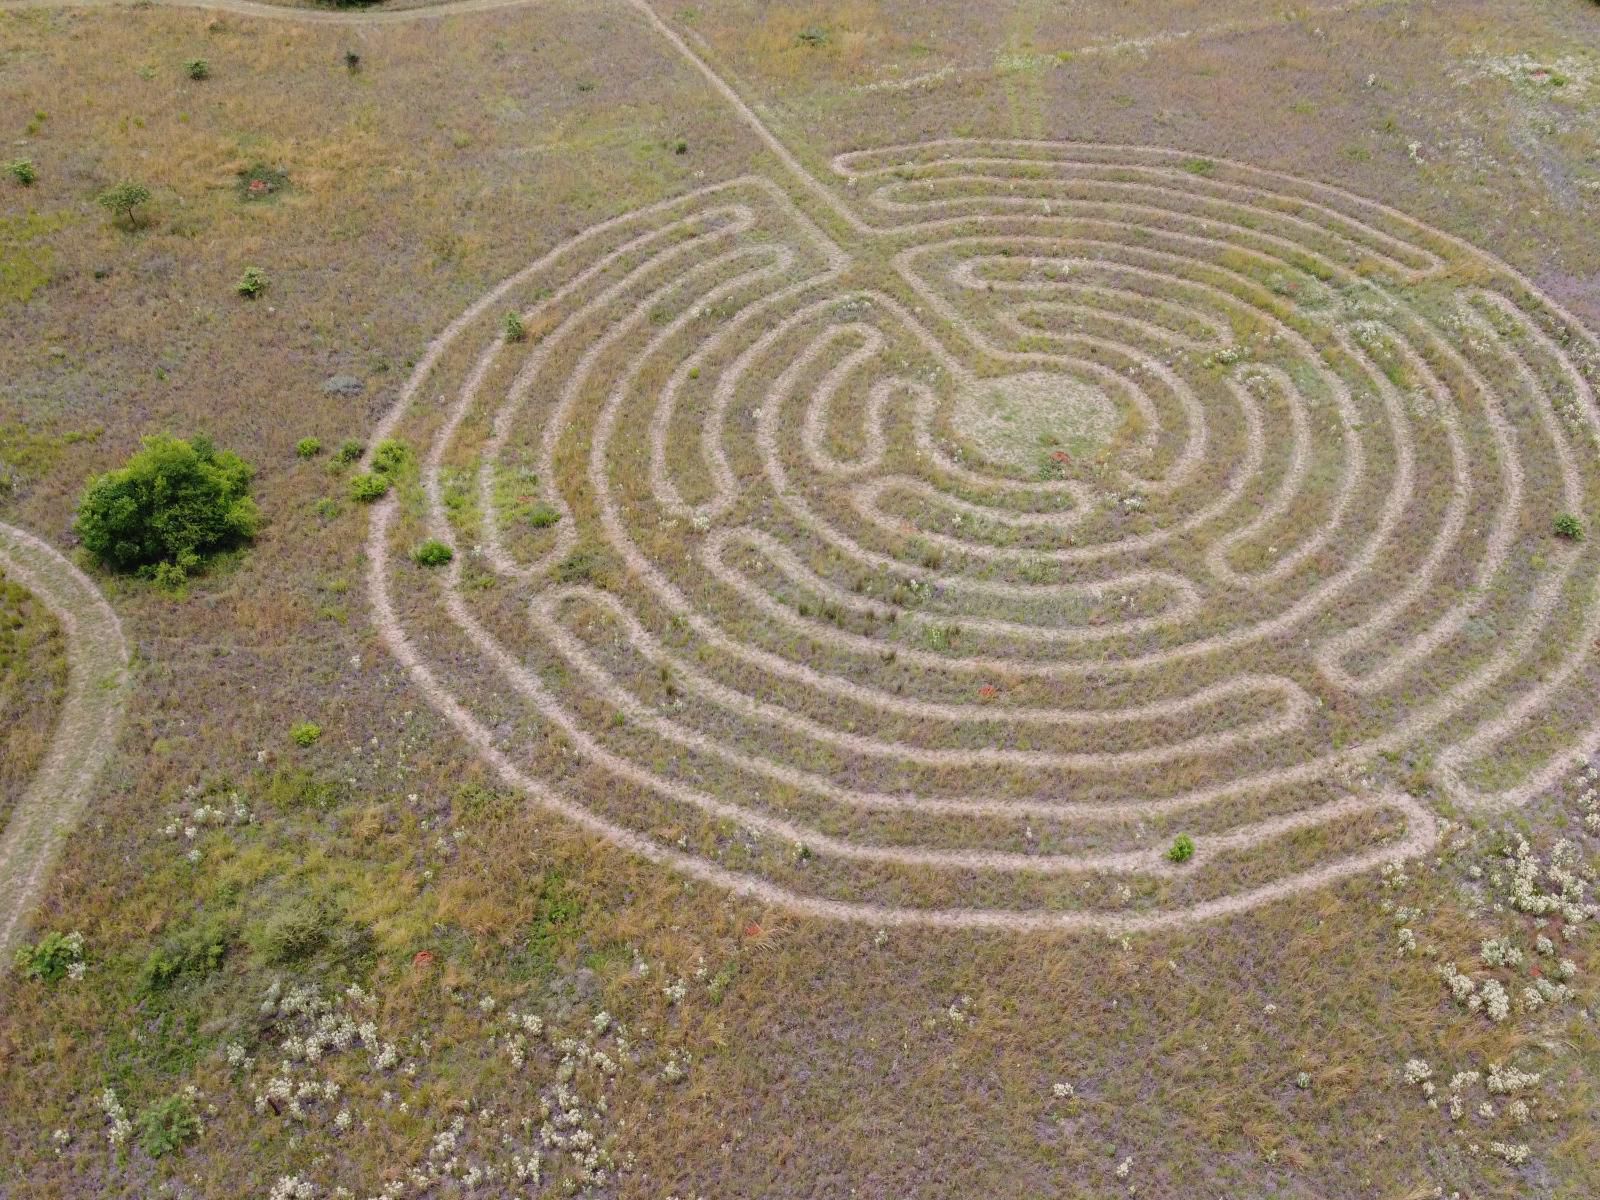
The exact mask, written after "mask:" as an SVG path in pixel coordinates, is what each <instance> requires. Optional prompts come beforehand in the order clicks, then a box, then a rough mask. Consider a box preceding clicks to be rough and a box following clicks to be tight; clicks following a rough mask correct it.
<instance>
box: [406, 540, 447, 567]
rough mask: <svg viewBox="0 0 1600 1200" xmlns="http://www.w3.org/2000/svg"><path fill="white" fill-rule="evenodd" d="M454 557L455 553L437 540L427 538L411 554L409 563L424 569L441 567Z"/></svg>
mask: <svg viewBox="0 0 1600 1200" xmlns="http://www.w3.org/2000/svg"><path fill="white" fill-rule="evenodd" d="M454 557H455V551H454V550H452V549H450V547H449V546H448V545H446V544H445V543H444V542H441V541H439V539H438V538H429V539H428V540H427V541H425V542H423V543H422V544H421V545H420V546H418V547H417V548H416V549H415V550H413V551H412V552H411V561H412V562H414V563H417V564H418V565H420V566H424V567H442V566H444V565H445V563H447V562H449V561H450V560H451V559H452V558H454Z"/></svg>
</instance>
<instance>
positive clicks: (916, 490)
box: [370, 142, 1600, 927]
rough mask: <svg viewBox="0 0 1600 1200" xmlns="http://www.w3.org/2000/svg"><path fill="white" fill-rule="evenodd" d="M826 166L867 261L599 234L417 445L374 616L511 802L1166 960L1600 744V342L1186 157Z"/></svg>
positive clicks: (767, 225)
mask: <svg viewBox="0 0 1600 1200" xmlns="http://www.w3.org/2000/svg"><path fill="white" fill-rule="evenodd" d="M834 170H835V173H836V175H837V176H838V180H837V182H838V184H839V190H840V192H841V193H842V194H843V195H845V196H846V197H848V203H849V205H850V213H851V215H850V217H849V219H848V220H846V221H837V220H835V221H828V222H826V224H827V227H828V228H829V229H832V228H833V226H835V225H839V226H846V227H848V231H847V234H845V233H841V234H840V236H839V237H837V238H836V237H834V236H831V235H830V234H829V233H826V232H824V226H823V225H819V224H818V223H817V221H816V220H814V219H813V218H812V217H810V216H808V215H807V213H808V212H809V211H810V208H808V207H803V203H804V202H807V199H808V198H807V196H806V195H805V194H801V195H800V196H799V199H800V201H801V202H802V204H797V202H796V199H795V198H792V197H790V196H789V195H788V194H787V193H786V192H785V191H784V190H783V189H782V188H780V187H779V186H778V185H777V184H775V183H773V182H771V181H770V180H767V179H765V178H760V177H747V178H743V179H739V180H735V181H732V182H729V183H726V184H720V185H716V186H713V187H709V188H705V189H703V190H701V191H698V192H695V193H693V194H690V195H688V196H684V197H682V198H679V199H676V200H673V201H670V202H667V203H663V204H660V205H656V206H653V207H650V208H647V209H643V210H640V211H637V212H634V213H631V214H627V215H625V216H622V217H619V218H616V219H614V220H611V221H607V222H605V223H603V224H601V225H598V226H595V227H594V228H592V229H590V230H588V231H586V232H584V233H581V234H579V235H577V236H575V237H573V238H571V239H570V240H568V241H566V242H563V243H562V244H561V245H559V246H557V247H556V248H555V249H554V250H551V251H550V252H549V253H548V254H546V255H545V256H544V257H542V258H540V259H539V260H538V261H536V262H534V263H533V264H532V265H530V266H529V267H528V268H526V269H525V270H524V271H522V272H520V273H519V274H518V275H516V276H514V277H512V278H511V279H509V280H506V281H505V282H504V283H502V284H501V285H500V286H499V287H497V288H496V289H495V290H494V291H493V292H491V293H490V294H489V295H487V296H485V297H483V298H482V299H481V300H480V301H479V302H478V303H477V304H475V305H474V306H473V307H472V308H470V309H469V310H468V311H467V312H466V313H465V314H463V316H462V317H461V318H460V319H459V320H458V321H457V322H455V323H454V324H453V325H452V326H451V327H450V328H449V329H448V330H446V331H445V333H444V334H443V335H441V337H440V338H439V339H438V340H437V341H436V342H435V343H434V345H433V346H432V347H430V350H429V353H428V354H427V356H425V358H424V360H423V361H422V362H421V364H420V365H419V366H418V368H417V371H416V373H415V374H414V376H413V377H412V380H411V382H410V383H409V384H408V386H407V389H406V391H405V393H404V395H403V396H402V398H401V401H400V403H399V404H398V406H397V407H396V409H395V410H394V412H393V413H392V414H391V415H390V417H389V418H388V419H387V420H386V422H385V424H384V428H383V431H382V432H383V435H385V436H397V437H401V438H403V439H405V440H406V441H407V443H408V444H410V445H411V446H412V447H414V448H418V449H419V451H420V457H421V460H422V470H421V486H420V488H418V489H417V490H416V491H415V493H414V494H408V495H403V496H402V497H401V499H400V500H399V501H398V502H397V503H392V504H386V505H385V506H384V507H382V508H381V509H380V510H379V513H378V515H377V519H376V520H375V522H374V527H373V544H374V553H373V555H372V559H371V568H370V569H371V572H372V576H371V581H372V586H373V595H374V601H375V604H376V607H377V610H378V613H379V616H380V618H382V617H387V616H390V615H392V616H393V617H394V625H393V626H392V627H391V629H390V633H389V637H390V640H391V643H392V644H394V645H395V647H396V649H397V650H398V651H399V652H400V654H401V657H402V659H403V660H404V661H405V662H406V663H407V665H408V666H409V667H410V669H411V670H412V672H413V674H414V675H415V676H416V677H417V679H418V680H419V682H421V684H422V686H423V687H424V689H425V690H426V691H427V692H428V694H429V696H430V699H431V700H432V701H433V702H434V703H435V704H436V705H437V706H438V707H439V708H440V710H441V712H443V714H444V715H445V716H446V717H447V718H448V719H450V720H451V721H452V722H453V723H455V724H456V725H457V726H458V727H459V728H460V729H461V731H462V732H463V734H464V735H465V736H466V737H467V738H468V739H469V740H470V741H471V742H472V743H473V744H474V745H475V747H476V748H477V749H478V751H479V752H480V753H481V754H482V755H483V756H484V757H485V758H486V759H487V760H488V761H489V762H490V763H491V764H492V765H493V766H494V768H495V769H496V770H497V771H498V772H499V774H500V775H501V776H502V777H504V778H506V779H509V780H511V781H513V782H515V783H516V784H517V785H518V786H520V787H522V788H524V789H525V790H526V791H528V792H529V793H530V794H531V795H532V796H534V797H535V798H536V799H538V800H540V801H542V802H544V803H546V804H548V805H551V806H554V807H556V808H557V809H559V810H560V811H563V812H564V813H566V815H568V816H570V817H573V818H575V819H577V820H579V821H580V822H582V823H583V824H584V825H585V826H587V827H588V828H589V829H590V830H592V831H594V832H597V833H599V834H601V835H602V836H604V837H606V838H609V839H611V840H613V841H616V842H618V843H619V844H621V845H623V846H625V847H627V848H630V849H633V850H635V851H639V852H642V853H645V854H648V855H651V856H653V857H655V858H657V859H661V860H665V861H669V862H671V863H673V864H674V865H675V866H677V867H679V868H680V869H682V870H684V871H686V872H688V873H690V874H693V875H697V876H699V877H701V878H704V879H708V880H711V881H714V882H717V883H719V884H725V885H729V886H735V887H741V888H744V889H746V890H751V891H755V892H756V893H758V894H759V895H762V896H764V897H766V898H769V899H775V900H780V901H784V902H788V903H794V904H796V905H797V906H798V907H801V908H807V907H809V908H810V909H811V910H813V911H817V912H821V913H824V914H828V915H839V916H847V917H862V918H870V919H886V920H902V921H918V920H926V921H931V922H942V923H950V924H985V923H992V924H1026V925H1034V926H1041V927H1044V926H1059V927H1073V926H1077V925H1102V926H1122V927H1133V926H1137V925H1139V924H1141V923H1143V924H1159V923H1163V922H1175V921H1182V920H1186V919H1190V918H1192V917H1198V916H1203V915H1206V914H1208V913H1212V912H1217V911H1226V910H1228V909H1230V908H1236V907H1242V906H1244V905H1247V904H1250V903H1255V902H1258V901H1260V900H1263V899H1266V898H1270V897H1272V896H1275V895H1281V894H1283V893H1285V892H1288V891H1293V890H1296V889H1299V888H1303V887H1309V886H1313V885H1315V884H1318V883H1321V882H1324V881H1327V880H1330V879H1333V878H1336V877H1338V876H1340V875H1343V874H1348V873H1351V872H1355V871H1359V870H1364V869H1367V868H1370V867H1371V866H1373V865H1374V864H1376V863H1378V862H1382V861H1386V860H1388V859H1391V858H1394V857H1397V856H1404V855H1411V854H1417V853H1422V852H1424V851H1426V850H1427V849H1428V848H1429V847H1430V846H1431V845H1432V843H1433V840H1434V837H1435V828H1434V822H1433V818H1432V816H1431V815H1430V814H1431V811H1432V809H1433V808H1434V807H1435V806H1436V805H1437V804H1438V803H1440V802H1445V803H1448V804H1449V805H1451V806H1453V807H1454V808H1456V809H1458V810H1470V809H1475V808H1484V807H1500V806H1507V805H1514V804H1518V803H1521V802H1523V801H1525V800H1527V799H1528V798H1530V797H1531V796H1533V795H1535V794H1536V793H1537V792H1539V790H1540V789H1542V788H1544V787H1546V786H1547V785H1548V784H1549V783H1550V782H1551V781H1552V780H1553V779H1554V778H1555V777H1556V776H1557V774H1559V773H1560V772H1561V771H1562V770H1563V769H1564V768H1565V767H1566V766H1567V765H1568V764H1570V763H1571V761H1572V760H1573V757H1574V755H1576V754H1577V753H1580V752H1583V751H1586V750H1588V749H1590V748H1591V747H1592V746H1593V745H1594V744H1595V743H1596V741H1597V740H1600V724H1597V719H1596V705H1595V702H1594V697H1595V696H1596V694H1597V684H1600V664H1597V663H1596V661H1595V658H1596V656H1595V653H1594V651H1595V643H1596V640H1597V638H1600V595H1597V593H1596V585H1597V578H1600V561H1597V558H1600V550H1597V548H1596V546H1595V544H1594V541H1593V540H1592V539H1591V540H1580V541H1567V540H1563V539H1560V538H1558V537H1556V536H1555V535H1554V534H1553V533H1552V523H1553V520H1554V518H1555V517H1556V515H1557V514H1560V513H1574V514H1580V515H1581V514H1585V513H1595V512H1600V505H1597V504H1596V500H1597V491H1600V472H1597V470H1596V466H1597V459H1596V455H1597V446H1600V440H1597V424H1596V413H1595V408H1594V397H1593V394H1592V391H1591V387H1590V384H1589V382H1588V378H1587V375H1588V373H1589V372H1591V371H1592V370H1594V368H1595V363H1596V361H1597V356H1596V352H1595V348H1594V343H1593V339H1592V338H1591V337H1590V336H1589V335H1588V334H1587V333H1586V332H1585V331H1584V330H1583V329H1582V328H1581V326H1579V325H1578V324H1577V323H1576V322H1575V321H1574V320H1573V319H1572V318H1570V317H1569V316H1568V315H1567V314H1565V313H1564V312H1563V311H1562V310H1561V309H1560V308H1559V307H1558V306H1557V305H1555V304H1554V303H1553V302H1552V301H1550V300H1549V299H1547V298H1545V297H1543V296H1541V295H1540V294H1539V293H1537V292H1536V291H1535V290H1534V289H1533V288H1532V287H1531V285H1530V284H1529V283H1528V282H1527V281H1526V280H1524V279H1522V278H1521V277H1520V276H1518V275H1516V274H1515V273H1514V272H1512V271H1511V270H1510V269H1509V268H1507V267H1505V266H1504V265H1503V264H1500V263H1498V262H1496V261H1495V260H1493V259H1491V258H1489V257H1487V256H1485V255H1483V254H1481V253H1480V252H1478V251H1476V250H1474V249H1472V248H1471V247H1469V246H1467V245H1465V244H1463V243H1461V242H1459V241H1457V240H1455V239H1452V238H1450V237H1448V236H1446V235H1444V234H1442V233H1439V232H1437V231H1435V230H1432V229H1430V228H1428V227H1426V226H1424V225H1421V224H1419V223H1417V222H1415V221H1413V220H1411V219H1409V218H1407V217H1405V216H1404V215H1403V214H1400V213H1398V212H1395V211H1394V210H1392V209H1389V208H1387V207H1384V206H1382V205H1378V204H1375V203H1372V202H1370V201H1366V200H1362V199H1360V198H1358V197H1355V196H1352V195H1350V194H1348V193H1345V192H1342V191H1338V190H1336V189H1333V188H1329V187H1326V186H1323V185H1319V184H1313V183H1309V182H1306V181H1303V180H1299V179H1294V178H1290V177H1287V176H1283V175H1280V174H1276V173H1270V172H1265V171H1260V170H1255V169H1252V168H1249V167H1246V166H1243V165H1240V164H1234V163H1227V162H1211V161H1206V160H1194V159H1192V158H1189V157H1187V156H1184V155H1181V154H1178V153H1174V152H1168V151H1162V150H1155V149H1148V148H1130V147H1109V146H1094V145H1080V144H1070V143H1060V144H1056V143H987V142H985V143H975V142H941V143H934V144H929V145H925V146H913V147H897V148H891V149H885V150H879V151H868V152H861V153H854V154H847V155H843V156H841V157H840V158H839V159H837V160H835V163H834ZM813 207H814V206H813ZM508 312H517V313H519V314H520V316H521V318H522V321H523V324H524V326H525V328H526V331H527V334H526V337H525V338H524V339H522V340H520V341H508V340H506V338H505V337H504V336H503V328H504V324H503V322H504V318H505V315H506V313H508ZM425 537H439V538H442V539H444V540H447V541H449V542H450V543H451V544H452V545H453V546H454V547H455V548H456V550H457V555H456V558H455V561H454V562H453V563H452V564H451V565H450V567H449V568H448V570H447V571H443V572H429V571H427V570H425V569H423V568H420V567H417V566H415V565H413V564H412V563H411V562H410V561H409V560H408V557H407V556H408V553H409V551H410V550H411V548H412V547H414V546H415V545H416V544H417V542H418V541H420V540H421V539H423V538H425ZM1178 833H1187V834H1190V835H1191V836H1192V837H1193V838H1194V840H1195V843H1196V845H1197V847H1198V852H1197V854H1196V856H1195V858H1194V859H1193V860H1192V861H1191V862H1189V863H1186V864H1184V865H1182V866H1177V865H1174V864H1172V863H1170V862H1168V861H1167V860H1166V858H1165V857H1164V856H1163V853H1162V852H1163V851H1164V850H1165V849H1166V847H1167V846H1168V845H1169V844H1170V843H1171V841H1172V838H1173V837H1174V835H1176V834H1178Z"/></svg>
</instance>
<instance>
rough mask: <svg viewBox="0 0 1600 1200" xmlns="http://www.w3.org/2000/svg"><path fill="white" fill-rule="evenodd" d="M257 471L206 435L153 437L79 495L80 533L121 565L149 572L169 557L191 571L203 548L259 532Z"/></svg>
mask: <svg viewBox="0 0 1600 1200" xmlns="http://www.w3.org/2000/svg"><path fill="white" fill-rule="evenodd" d="M252 474H253V471H252V470H251V468H250V465H249V464H248V463H246V462H245V461H244V460H243V459H241V458H240V457H239V456H238V455H236V454H232V453H229V452H228V451H226V450H220V451H219V450H216V449H214V448H213V447H212V445H211V443H210V442H209V441H208V440H206V439H205V438H201V437H197V438H194V439H192V440H191V441H187V442H186V441H184V440H183V439H182V438H175V437H169V436H166V435H158V436H156V437H149V438H146V439H145V440H144V449H142V450H140V451H139V452H138V453H137V454H135V455H134V456H133V457H132V458H131V459H129V460H128V464H127V465H126V466H124V467H122V468H121V469H119V470H116V471H109V472H107V473H106V474H104V475H101V476H100V477H99V478H98V479H95V480H94V481H93V482H91V483H90V484H89V487H88V489H87V490H86V491H85V492H84V494H83V498H82V499H81V500H80V501H79V502H78V519H77V525H76V528H77V531H78V536H79V537H80V538H82V539H83V544H84V547H85V549H87V550H88V551H89V553H91V554H93V555H94V556H95V557H96V558H98V559H99V560H100V561H101V562H103V563H104V564H106V565H107V566H109V567H113V568H115V569H117V570H121V571H139V572H141V573H142V574H145V575H150V574H152V573H153V572H154V570H155V568H156V567H157V566H158V565H160V564H168V565H169V567H172V568H176V569H177V570H178V571H180V572H183V573H187V572H189V571H192V570H194V569H195V568H196V567H198V566H199V565H200V563H201V558H202V556H203V555H206V554H208V553H210V552H212V551H215V550H220V549H223V548H225V547H227V546H231V545H235V544H237V543H239V542H244V541H248V540H250V539H251V538H252V537H254V536H255V532H256V527H257V525H258V524H259V521H260V515H259V513H258V511H257V509H256V505H255V501H253V500H252V499H250V495H249V491H250V477H251V475H252ZM169 573H170V572H169Z"/></svg>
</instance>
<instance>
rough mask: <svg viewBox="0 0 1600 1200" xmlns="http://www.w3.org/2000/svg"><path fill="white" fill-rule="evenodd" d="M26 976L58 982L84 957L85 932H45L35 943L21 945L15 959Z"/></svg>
mask: <svg viewBox="0 0 1600 1200" xmlns="http://www.w3.org/2000/svg"><path fill="white" fill-rule="evenodd" d="M13 961H14V962H15V964H16V968H17V971H18V973H19V974H21V976H22V977H23V978H24V979H39V980H42V981H43V982H45V983H55V982H56V981H57V980H59V979H64V978H65V977H66V976H67V974H68V972H70V971H71V970H72V968H73V967H74V966H75V965H76V964H78V963H81V962H82V961H83V934H81V933H78V932H76V931H74V932H72V933H56V932H54V931H52V932H50V933H47V934H45V935H44V936H43V937H42V938H40V939H39V940H38V941H37V942H35V943H34V944H33V945H31V946H19V947H18V948H17V953H16V957H15V959H14V960H13Z"/></svg>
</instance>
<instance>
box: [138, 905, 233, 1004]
mask: <svg viewBox="0 0 1600 1200" xmlns="http://www.w3.org/2000/svg"><path fill="white" fill-rule="evenodd" d="M232 944H233V930H232V929H230V928H229V926H228V925H227V924H226V923H225V922H223V921H221V920H216V919H213V920H209V921H206V922H204V923H202V924H199V925H193V926H190V927H189V928H187V929H183V930H180V931H178V932H177V933H175V934H173V935H171V936H169V937H168V938H166V939H165V940H164V941H163V942H162V943H161V944H160V945H159V946H157V947H156V948H155V949H154V950H152V951H151V952H150V955H149V957H148V958H146V959H145V960H144V965H143V966H142V967H141V968H140V969H139V987H140V990H141V991H144V992H159V991H163V990H165V989H167V988H169V987H171V986H172V985H173V984H175V983H177V982H178V981H179V980H180V979H182V978H184V977H185V976H204V975H209V974H210V973H211V972H212V971H215V970H216V969H217V968H218V967H220V966H221V965H222V960H223V959H224V958H226V957H227V954H228V950H229V948H230V947H231V946H232Z"/></svg>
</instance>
